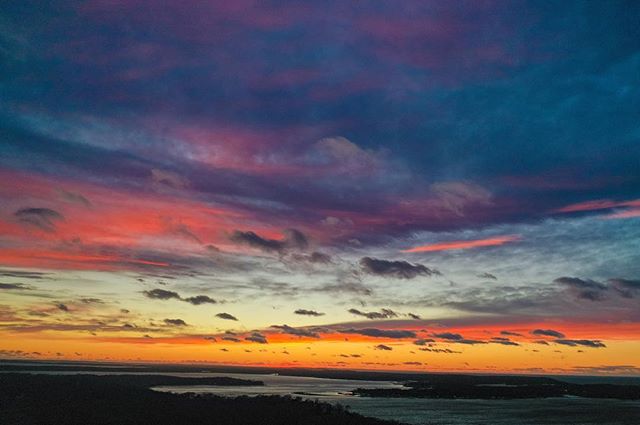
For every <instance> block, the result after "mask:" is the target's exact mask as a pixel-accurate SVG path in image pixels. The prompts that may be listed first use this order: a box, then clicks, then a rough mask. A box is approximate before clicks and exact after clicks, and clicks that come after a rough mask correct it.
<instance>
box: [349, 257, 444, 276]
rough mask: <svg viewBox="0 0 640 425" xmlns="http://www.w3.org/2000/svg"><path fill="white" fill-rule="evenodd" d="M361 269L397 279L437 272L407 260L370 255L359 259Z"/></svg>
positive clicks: (429, 274)
mask: <svg viewBox="0 0 640 425" xmlns="http://www.w3.org/2000/svg"><path fill="white" fill-rule="evenodd" d="M360 266H361V267H362V269H363V270H364V271H365V272H367V273H369V274H373V275H377V276H385V277H394V278H397V279H413V278H415V277H417V276H431V275H434V274H439V272H438V271H436V270H432V269H430V268H428V267H426V266H424V265H422V264H411V263H409V262H407V261H388V260H379V259H376V258H371V257H363V258H362V259H360Z"/></svg>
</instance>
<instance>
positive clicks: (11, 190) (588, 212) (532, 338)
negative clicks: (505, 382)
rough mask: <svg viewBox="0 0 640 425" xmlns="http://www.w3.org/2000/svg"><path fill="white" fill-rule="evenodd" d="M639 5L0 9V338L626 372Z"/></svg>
mask: <svg viewBox="0 0 640 425" xmlns="http://www.w3.org/2000/svg"><path fill="white" fill-rule="evenodd" d="M639 20H640V3H638V2H635V1H628V2H625V1H598V2H589V1H585V2H575V1H483V0H478V1H448V2H442V1H432V0H425V1H413V0H406V1H402V2H397V1H385V0H379V1H369V0H362V1H358V2H344V1H331V0H330V1H326V2H304V1H291V2H289V1H264V0H262V1H252V0H237V1H233V2H229V1H194V0H183V1H176V0H163V1H145V0H127V1H117V0H90V1H83V2H75V1H50V2H44V3H43V2H33V1H29V0H24V1H20V2H9V3H5V4H3V7H2V11H0V63H1V64H2V66H0V358H12V359H16V358H18V359H21V358H28V359H64V360H92V361H98V360H99V361H145V362H174V363H175V362H187V363H196V362H202V363H212V364H213V363H215V364H226V365H255V366H274V367H313V368H347V369H378V370H418V371H468V372H511V373H549V374H553V373H571V374H614V375H640V358H639V357H638V355H637V353H638V352H640V119H639V118H640V26H638V25H637V22H638V21H639Z"/></svg>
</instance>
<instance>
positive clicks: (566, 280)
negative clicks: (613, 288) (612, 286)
mask: <svg viewBox="0 0 640 425" xmlns="http://www.w3.org/2000/svg"><path fill="white" fill-rule="evenodd" d="M554 283H558V284H561V285H564V286H565V287H567V288H569V290H570V291H571V292H572V293H573V294H574V295H575V296H576V297H578V298H582V299H585V300H590V301H602V300H603V299H604V294H605V292H606V291H607V289H608V288H607V286H606V285H604V284H602V283H600V282H596V281H594V280H591V279H579V278H577V277H559V278H557V279H555V280H554Z"/></svg>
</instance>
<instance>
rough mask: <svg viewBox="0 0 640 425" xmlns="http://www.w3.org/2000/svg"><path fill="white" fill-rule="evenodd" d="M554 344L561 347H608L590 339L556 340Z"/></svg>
mask: <svg viewBox="0 0 640 425" xmlns="http://www.w3.org/2000/svg"><path fill="white" fill-rule="evenodd" d="M553 342H555V343H556V344H560V345H567V346H569V347H590V348H606V345H605V344H603V343H602V342H600V341H598V340H590V339H556V340H555V341H553Z"/></svg>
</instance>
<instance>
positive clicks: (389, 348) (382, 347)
mask: <svg viewBox="0 0 640 425" xmlns="http://www.w3.org/2000/svg"><path fill="white" fill-rule="evenodd" d="M373 349H374V350H382V351H391V350H393V348H391V347H389V346H388V345H384V344H378V345H376V346H375V347H373Z"/></svg>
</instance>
